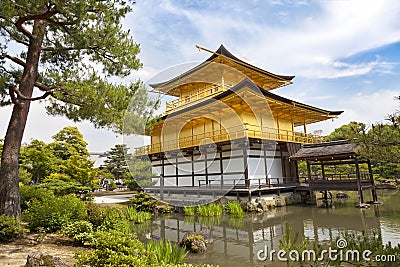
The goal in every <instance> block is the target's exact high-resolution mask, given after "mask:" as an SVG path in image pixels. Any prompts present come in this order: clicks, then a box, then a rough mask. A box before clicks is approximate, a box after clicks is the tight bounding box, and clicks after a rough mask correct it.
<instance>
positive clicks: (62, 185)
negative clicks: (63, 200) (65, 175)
mask: <svg viewBox="0 0 400 267" xmlns="http://www.w3.org/2000/svg"><path fill="white" fill-rule="evenodd" d="M37 187H39V188H43V189H48V190H51V191H53V192H54V195H56V196H64V195H69V194H75V195H77V196H79V195H81V194H82V193H83V192H88V191H91V190H92V188H91V187H89V186H83V185H82V184H80V183H78V182H76V181H64V180H61V179H46V180H45V181H44V182H43V183H41V184H39V185H37Z"/></svg>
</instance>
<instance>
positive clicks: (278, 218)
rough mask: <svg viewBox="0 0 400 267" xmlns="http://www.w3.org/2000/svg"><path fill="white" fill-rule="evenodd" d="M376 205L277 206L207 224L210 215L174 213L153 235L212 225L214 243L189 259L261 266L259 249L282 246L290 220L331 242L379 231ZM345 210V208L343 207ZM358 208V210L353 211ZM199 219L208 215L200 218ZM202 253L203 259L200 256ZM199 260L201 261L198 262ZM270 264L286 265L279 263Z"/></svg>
mask: <svg viewBox="0 0 400 267" xmlns="http://www.w3.org/2000/svg"><path fill="white" fill-rule="evenodd" d="M374 207H375V216H371V215H369V216H367V215H366V214H365V212H364V210H354V208H353V207H352V208H351V209H352V212H346V213H343V214H340V213H339V212H336V210H332V209H322V208H321V209H316V208H309V207H285V208H280V209H276V210H275V213H273V214H272V213H264V214H260V215H258V214H254V215H253V216H252V217H251V218H249V217H247V218H231V217H227V216H223V217H221V218H220V220H219V222H215V221H214V222H210V221H209V222H208V223H210V224H212V223H215V224H217V225H215V226H211V227H208V226H207V225H210V224H207V221H206V220H207V219H210V220H213V219H212V218H197V219H194V217H189V218H191V219H192V221H190V222H188V221H187V218H188V217H179V216H178V217H175V218H170V219H165V220H158V221H155V222H154V223H155V224H156V225H157V226H158V229H157V230H153V232H152V234H153V235H159V236H160V237H161V238H163V239H169V240H172V241H179V240H181V239H182V237H183V235H184V234H185V233H189V232H193V231H200V230H202V229H204V228H211V231H212V236H213V238H214V243H213V244H212V245H211V247H210V248H209V250H208V251H207V252H206V254H205V255H201V256H199V255H191V256H189V260H190V262H193V263H205V262H206V263H212V264H220V266H230V267H235V266H260V265H262V262H261V261H259V260H258V259H257V252H258V251H259V250H261V249H264V248H265V246H267V248H268V251H271V250H272V249H274V250H279V240H282V237H283V234H284V231H285V222H286V221H287V222H289V225H290V226H291V228H292V233H299V234H300V237H301V236H305V237H308V238H310V240H311V241H313V240H315V241H316V242H318V243H325V244H327V245H328V244H329V243H330V241H334V240H335V239H336V237H337V236H338V235H339V233H340V232H343V231H346V232H352V231H354V232H359V231H361V230H367V231H368V230H374V229H375V230H377V231H380V221H379V218H378V216H379V214H378V213H379V210H378V208H379V207H377V206H374ZM341 210H342V209H341ZM354 211H355V212H354ZM199 219H206V220H205V221H201V220H199ZM199 257H201V259H200V258H199ZM196 260H198V261H199V262H196ZM280 264H282V263H276V265H270V263H269V264H268V266H286V263H285V264H284V265H280Z"/></svg>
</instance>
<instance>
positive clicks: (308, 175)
mask: <svg viewBox="0 0 400 267" xmlns="http://www.w3.org/2000/svg"><path fill="white" fill-rule="evenodd" d="M306 163H307V179H308V188H309V190H310V191H309V193H310V201H311V202H312V203H314V200H313V189H312V184H311V166H310V162H309V161H308V160H306Z"/></svg>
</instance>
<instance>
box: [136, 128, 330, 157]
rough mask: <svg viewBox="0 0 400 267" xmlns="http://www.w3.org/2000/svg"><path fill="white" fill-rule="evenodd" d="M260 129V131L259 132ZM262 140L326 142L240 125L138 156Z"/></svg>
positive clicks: (140, 152)
mask: <svg viewBox="0 0 400 267" xmlns="http://www.w3.org/2000/svg"><path fill="white" fill-rule="evenodd" d="M257 127H258V130H257ZM245 137H250V138H260V139H265V140H275V141H285V142H293V143H302V144H314V143H322V142H324V141H325V137H324V136H320V135H313V134H304V133H299V132H293V131H288V130H281V129H274V128H268V127H263V128H262V129H260V127H259V126H256V125H249V124H244V125H239V126H234V127H230V128H226V129H218V130H214V131H210V132H205V133H200V134H195V135H190V136H185V137H181V138H179V139H178V140H167V141H162V144H153V145H148V146H143V147H139V148H136V151H135V154H136V155H146V154H153V153H159V152H164V151H171V150H176V149H182V148H187V147H193V146H198V145H200V144H202V145H203V144H204V145H205V144H207V141H210V142H215V143H217V142H223V141H228V140H235V139H240V138H245Z"/></svg>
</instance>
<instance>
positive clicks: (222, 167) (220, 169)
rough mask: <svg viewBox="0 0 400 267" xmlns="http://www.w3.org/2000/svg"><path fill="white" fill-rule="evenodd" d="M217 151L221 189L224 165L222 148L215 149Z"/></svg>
mask: <svg viewBox="0 0 400 267" xmlns="http://www.w3.org/2000/svg"><path fill="white" fill-rule="evenodd" d="M217 150H219V172H220V173H221V188H222V187H223V186H224V165H223V162H222V147H221V146H219V147H217Z"/></svg>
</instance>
